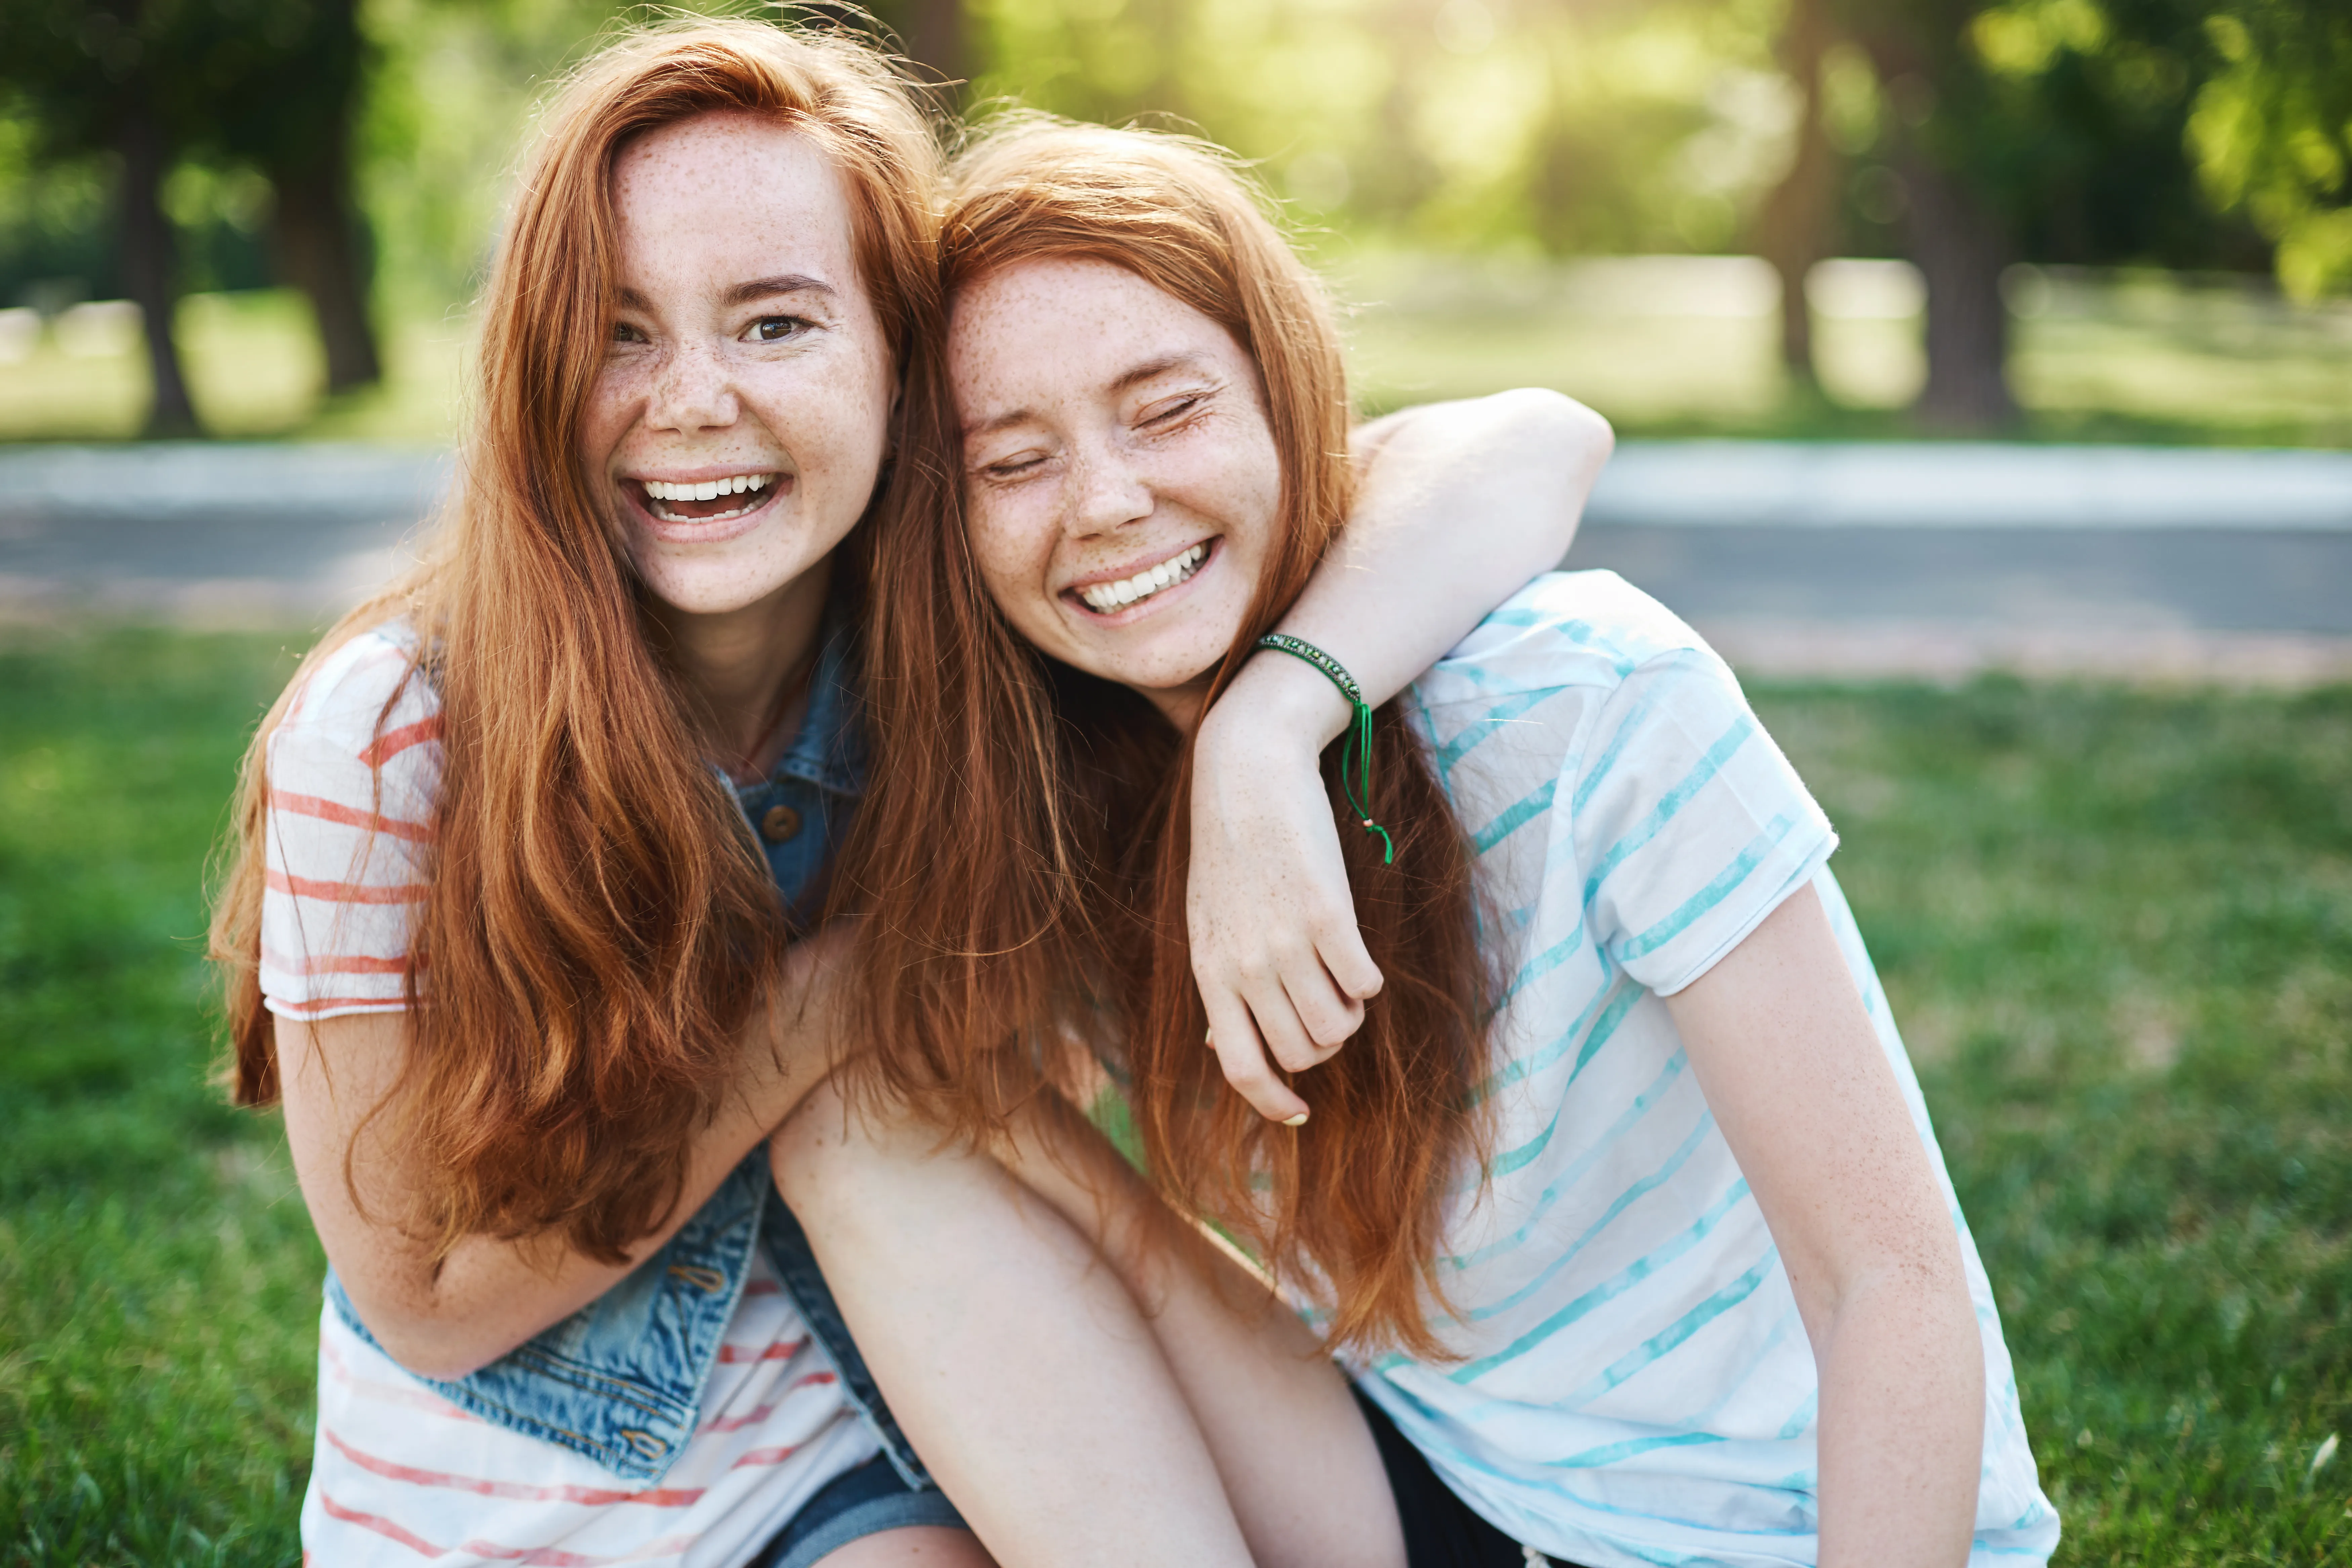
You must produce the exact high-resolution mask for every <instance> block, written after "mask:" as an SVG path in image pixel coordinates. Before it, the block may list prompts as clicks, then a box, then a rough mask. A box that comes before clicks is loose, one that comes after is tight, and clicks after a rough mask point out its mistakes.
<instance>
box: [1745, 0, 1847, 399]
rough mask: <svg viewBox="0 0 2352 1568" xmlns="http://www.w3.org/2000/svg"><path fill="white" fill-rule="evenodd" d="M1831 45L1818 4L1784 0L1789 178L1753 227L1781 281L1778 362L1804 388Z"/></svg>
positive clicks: (1828, 170)
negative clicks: (1798, 100)
mask: <svg viewBox="0 0 2352 1568" xmlns="http://www.w3.org/2000/svg"><path fill="white" fill-rule="evenodd" d="M1829 45H1830V23H1829V17H1828V16H1827V15H1825V13H1824V8H1823V5H1822V0H1790V5H1789V17H1788V22H1787V26H1786V27H1785V28H1784V30H1783V31H1782V33H1781V37H1780V51H1779V52H1780V63H1781V67H1782V68H1783V69H1785V70H1786V71H1787V72H1788V73H1789V76H1790V79H1791V80H1793V81H1794V82H1796V84H1797V85H1798V87H1799V89H1801V90H1802V92H1803V93H1804V109H1803V111H1802V118H1801V119H1800V120H1799V121H1798V122H1797V146H1796V153H1795V155H1794V157H1792V158H1791V159H1790V163H1789V172H1788V174H1785V175H1783V176H1782V177H1781V180H1780V184H1778V185H1776V186H1774V187H1773V188H1772V194H1771V195H1769V196H1767V197H1766V198H1765V199H1764V209H1763V211H1762V213H1761V214H1760V215H1759V219H1758V223H1757V248H1758V249H1759V250H1760V251H1762V252H1763V255H1764V259H1765V260H1767V261H1769V262H1770V263H1771V264H1772V270H1773V271H1774V272H1776V273H1778V274H1779V275H1780V363H1782V364H1783V365H1785V366H1787V367H1788V370H1789V374H1790V375H1791V376H1794V377H1795V378H1797V379H1798V380H1799V381H1800V382H1801V383H1803V384H1806V385H1811V384H1813V383H1814V381H1815V377H1814V374H1813V316H1812V307H1811V304H1810V303H1809V302H1808V301H1807V300H1806V297H1805V278H1806V276H1807V274H1809V273H1811V271H1812V269H1813V263H1815V262H1817V261H1819V260H1821V259H1822V253H1823V251H1825V250H1826V249H1827V248H1828V241H1829V232H1828V231H1829V220H1830V214H1831V209H1832V201H1833V198H1834V195H1835V192H1834V189H1833V185H1834V183H1835V181H1836V177H1837V154H1836V152H1835V150H1834V149H1832V147H1831V146H1830V138H1829V132H1828V130H1827V129H1826V128H1825V127H1824V126H1823V125H1822V56H1823V55H1825V54H1826V53H1828V51H1829Z"/></svg>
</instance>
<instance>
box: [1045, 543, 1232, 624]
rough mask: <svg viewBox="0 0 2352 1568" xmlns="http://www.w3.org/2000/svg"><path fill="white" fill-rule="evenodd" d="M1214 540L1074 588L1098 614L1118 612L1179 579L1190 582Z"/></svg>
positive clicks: (1206, 556) (1160, 592) (1159, 591)
mask: <svg viewBox="0 0 2352 1568" xmlns="http://www.w3.org/2000/svg"><path fill="white" fill-rule="evenodd" d="M1211 543H1212V541H1209V540H1206V539H1204V540H1202V542H1200V543H1198V544H1195V545H1194V546H1192V549H1190V550H1187V551H1185V552H1182V553H1181V554H1177V555H1171V556H1170V557H1169V558H1168V559H1167V560H1165V561H1162V562H1161V563H1160V564H1159V565H1157V566H1147V567H1145V568H1144V569H1143V570H1142V571H1140V572H1138V573H1137V574H1135V575H1134V576H1132V577H1122V578H1120V579H1119V580H1118V582H1116V583H1089V584H1087V585H1086V586H1085V587H1083V588H1075V589H1072V590H1071V592H1073V593H1075V594H1076V595H1077V596H1078V597H1079V598H1080V599H1081V600H1083V601H1084V602H1085V604H1086V606H1087V608H1088V609H1090V610H1092V611H1094V612H1095V613H1096V614H1097V615H1098V616H1109V615H1116V614H1118V612H1119V611H1121V610H1124V609H1126V608H1128V607H1129V605H1139V604H1141V603H1143V601H1144V600H1146V599H1149V598H1152V597H1155V596H1156V595H1160V594H1164V593H1166V592H1167V591H1168V590H1169V589H1171V588H1173V587H1175V586H1176V585H1177V584H1180V583H1189V582H1191V581H1192V577H1193V574H1196V573H1198V572H1199V571H1200V570H1201V565H1202V563H1203V562H1205V561H1207V560H1208V558H1209V545H1210V544H1211Z"/></svg>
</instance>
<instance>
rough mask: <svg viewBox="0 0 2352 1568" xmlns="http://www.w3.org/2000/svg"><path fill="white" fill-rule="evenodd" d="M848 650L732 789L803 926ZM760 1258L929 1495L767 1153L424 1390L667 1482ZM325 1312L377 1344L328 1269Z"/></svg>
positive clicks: (835, 783)
mask: <svg viewBox="0 0 2352 1568" xmlns="http://www.w3.org/2000/svg"><path fill="white" fill-rule="evenodd" d="M850 648H851V634H850V632H849V629H848V628H847V627H846V626H845V625H844V624H843V623H842V622H841V621H840V620H839V619H838V618H835V620H834V621H833V622H832V623H831V624H830V625H829V626H828V627H827V632H826V637H825V641H824V647H823V649H822V651H821V652H820V653H819V655H818V658H817V666H816V669H815V672H814V675H813V677H812V678H811V681H810V687H809V700H808V714H807V717H806V718H805V719H804V720H803V722H802V725H801V730H800V733H799V734H798V735H797V736H796V737H794V739H793V743H792V744H791V746H790V747H788V748H787V749H786V750H785V752H784V755H783V758H782V761H780V762H779V763H777V764H776V767H775V770H774V772H773V773H771V774H770V775H769V777H768V778H767V780H766V781H765V782H763V783H761V784H756V785H750V786H745V785H738V784H734V783H732V782H731V781H730V783H729V784H728V788H729V789H730V791H731V792H733V794H734V795H735V799H736V803H737V805H740V806H741V807H742V809H743V816H744V819H745V821H746V822H747V823H748V824H749V825H750V826H751V831H752V832H753V833H754V834H755V835H757V836H758V837H759V840H760V847H761V853H762V854H763V855H764V856H765V857H766V859H767V862H768V868H769V869H770V870H771V871H772V873H773V874H774V876H775V879H776V889H777V891H778V893H779V894H780V895H781V896H782V899H783V900H784V904H785V907H786V909H787V910H789V911H791V912H792V913H793V915H794V916H795V917H796V918H799V919H805V918H807V917H809V916H811V915H813V914H814V912H815V906H816V904H817V903H818V902H819V901H820V900H821V899H822V896H823V877H824V871H825V869H826V868H827V867H828V866H829V865H830V864H831V862H832V858H833V854H834V852H835V849H837V848H838V847H839V846H840V842H841V839H842V837H843V836H844V835H845V833H846V832H847V830H848V826H849V819H850V816H851V815H852V814H853V813H854V812H855V811H856V805H857V797H858V795H860V793H862V791H863V788H864V784H865V763H866V759H865V753H864V749H863V747H862V745H861V744H860V742H859V735H858V725H859V711H858V703H857V696H856V689H855V686H854V680H855V672H854V670H853V668H852V666H851V658H850ZM759 1246H764V1247H766V1248H767V1249H768V1256H769V1258H770V1259H771V1261H772V1262H773V1263H774V1265H775V1268H776V1272H777V1273H778V1274H779V1275H781V1276H782V1279H783V1283H784V1289H786V1290H788V1291H790V1292H791V1294H792V1297H793V1301H794V1303H795V1304H796V1305H797V1306H798V1307H799V1308H800V1311H801V1316H802V1317H803V1318H804V1319H805V1320H807V1322H808V1326H809V1331H810V1332H811V1333H812V1334H814V1335H815V1336H816V1339H817V1341H818V1342H819V1343H820V1344H822V1345H824V1348H825V1351H826V1352H827V1353H828V1354H829V1355H830V1356H831V1357H832V1358H833V1362H834V1364H835V1367H836V1368H838V1369H839V1371H840V1373H841V1387H842V1390H843V1392H844V1393H845V1394H846V1395H847V1396H848V1398H849V1401H850V1404H851V1405H853V1406H855V1407H856V1410H857V1411H858V1413H859V1415H862V1416H863V1417H864V1418H865V1420H866V1423H867V1424H868V1425H869V1426H872V1427H873V1428H874V1431H875V1435H876V1436H877V1437H879V1438H880V1439H881V1443H882V1450H883V1452H884V1453H886V1454H887V1455H888V1456H889V1457H890V1462H891V1464H892V1465H893V1466H894V1467H896V1468H897V1469H898V1473H899V1474H900V1475H901V1476H902V1477H904V1478H905V1479H906V1481H907V1484H908V1486H910V1487H913V1488H915V1489H917V1490H921V1489H925V1488H928V1487H929V1486H930V1485H931V1480H930V1477H929V1474H927V1473H926V1472H925V1470H924V1469H923V1467H922V1464H921V1461H919V1459H917V1458H915V1454H914V1450H913V1449H912V1448H911V1447H908V1443H907V1440H906V1437H905V1436H904V1434H902V1433H901V1432H900V1431H899V1430H898V1424H897V1423H896V1422H895V1421H893V1420H892V1419H891V1417H890V1409H889V1406H888V1405H885V1404H884V1403H883V1401H882V1395H881V1394H880V1392H879V1391H878V1390H877V1388H876V1387H875V1385H874V1379H873V1377H872V1375H871V1374H870V1373H867V1371H866V1363H865V1361H864V1359H863V1358H862V1357H860V1356H859V1355H858V1353H857V1347H856V1344H855V1343H853V1342H851V1340H850V1337H849V1330H848V1327H847V1325H846V1324H845V1323H844V1322H843V1321H842V1317H841V1310H840V1309H839V1307H837V1306H836V1305H835V1302H834V1299H833V1292H832V1291H831V1290H829V1289H826V1288H825V1283H824V1276H823V1275H822V1274H821V1273H819V1272H818V1270H817V1265H816V1255H815V1254H814V1252H813V1251H812V1250H811V1249H810V1247H809V1242H808V1237H807V1236H806V1235H805V1234H804V1233H803V1231H802V1229H801V1226H800V1222H799V1221H798V1220H796V1219H794V1218H793V1215H792V1211H791V1210H790V1209H788V1208H786V1207H785V1206H784V1204H783V1200H782V1199H781V1198H779V1197H778V1196H777V1195H776V1193H775V1190H774V1186H773V1184H772V1182H771V1180H770V1178H769V1175H768V1156H767V1151H766V1150H765V1149H757V1150H754V1151H752V1152H751V1154H750V1155H749V1156H748V1157H746V1158H745V1160H744V1161H743V1163H741V1164H740V1165H739V1166H737V1167H736V1168H735V1171H734V1173H732V1174H731V1175H730V1176H729V1177H728V1178H727V1179H726V1180H725V1181H724V1182H722V1183H720V1184H719V1190H718V1191H717V1192H715V1193H713V1194H711V1195H710V1199H709V1202H707V1203H705V1204H704V1205H702V1207H701V1208H700V1209H699V1210H698V1211H696V1213H695V1215H694V1217H693V1218H691V1219H689V1220H688V1221H687V1222H686V1224H685V1225H684V1226H682V1227H680V1228H679V1230H678V1232H677V1235H675V1236H673V1237H670V1239H669V1241H668V1242H667V1244H666V1245H665V1246H664V1247H662V1248H661V1249H660V1250H659V1251H657V1252H656V1253H655V1254H654V1255H653V1256H652V1257H650V1258H646V1260H645V1261H644V1262H643V1263H640V1264H639V1265H637V1267H636V1268H635V1269H633V1270H631V1271H630V1273H629V1275H628V1277H627V1278H625V1279H623V1280H622V1281H621V1282H620V1283H619V1284H617V1285H615V1286H614V1287H613V1288H612V1289H610V1290H607V1291H605V1292H604V1295H602V1296H600V1297H598V1298H597V1299H596V1300H594V1301H592V1302H591V1303H589V1304H588V1305H587V1306H585V1307H583V1308H582V1309H581V1310H579V1311H577V1312H574V1313H573V1314H572V1316H570V1317H568V1318H566V1319H564V1320H563V1321H562V1322H560V1323H558V1324H556V1325H555V1326H554V1327H553V1328H551V1329H549V1330H547V1331H544V1332H543V1333H541V1334H539V1335H538V1336H537V1337H536V1338H533V1339H531V1340H530V1341H529V1342H526V1343H524V1344H522V1345H520V1346H518V1347H517V1348H515V1349H514V1350H511V1351H509V1352H507V1353H506V1354H505V1355H503V1356H500V1357H499V1359H498V1360H497V1361H494V1362H492V1363H490V1364H489V1365H488V1366H486V1367H483V1368H482V1369H481V1370H480V1371H478V1372H476V1373H471V1374H469V1375H467V1376H466V1377H462V1378H458V1379H457V1380H455V1381H453V1382H446V1383H445V1382H436V1381H435V1380H433V1379H430V1378H420V1379H418V1381H419V1382H421V1383H424V1384H425V1385H426V1386H427V1387H430V1388H431V1389H433V1390H434V1391H435V1392H436V1393H437V1394H440V1395H441V1396H442V1397H444V1398H445V1399H447V1400H448V1401H449V1402H450V1403H451V1404H453V1405H457V1407H458V1408H460V1409H462V1410H466V1411H467V1412H470V1413H471V1414H473V1415H478V1416H480V1417H481V1418H482V1419H484V1420H486V1421H489V1422H493V1423H495V1424H497V1425H499V1426H505V1427H508V1428H509V1429H510V1430H513V1431H517V1432H524V1433H528V1434H530V1436H534V1437H541V1438H544V1439H546V1440H547V1441H548V1442H551V1443H556V1444H560V1445H562V1447H566V1448H570V1449H572V1451H574V1452H575V1453H579V1454H583V1455H585V1456H587V1457H588V1458H591V1459H593V1460H594V1461H595V1462H596V1463H597V1464H600V1465H602V1466H604V1468H606V1469H608V1470H611V1471H612V1472H613V1473H614V1474H615V1475H617V1476H621V1477H624V1478H626V1479H630V1480H633V1481H643V1482H654V1481H658V1480H659V1479H661V1478H662V1477H663V1475H665V1474H666V1473H667V1471H668V1469H669V1468H670V1466H671V1465H672V1464H673V1463H675V1462H676V1461H677V1457H678V1456H679V1455H680V1454H682V1453H684V1452H685V1451H686V1446H687V1443H688V1439H689V1438H691V1437H692V1436H693V1435H694V1429H695V1426H696V1424H697V1421H698V1418H699V1416H700V1414H701V1408H702V1391H703V1387H704V1385H705V1384H707V1383H708V1382H709V1377H710V1371H711V1368H712V1366H713V1365H715V1364H716V1363H717V1361H718V1358H719V1341H720V1339H721V1338H722V1337H723V1336H724V1335H725V1333H726V1331H727V1323H728V1321H729V1320H730V1318H732V1317H733V1316H734V1313H735V1304H736V1302H737V1301H738V1300H740V1299H741V1297H742V1294H743V1285H744V1281H745V1279H747V1278H748V1277H749V1275H750V1271H751V1249H752V1248H753V1247H759ZM327 1300H328V1302H329V1304H330V1305H331V1307H332V1309H333V1310H334V1311H335V1313H336V1314H337V1315H338V1316H339V1317H341V1319H342V1321H344V1323H345V1324H347V1325H348V1326H349V1327H350V1328H351V1330H352V1332H354V1333H356V1334H358V1335H359V1336H360V1338H361V1339H362V1340H364V1341H366V1342H368V1343H369V1344H372V1345H373V1344H375V1343H376V1341H375V1337H374V1336H373V1335H372V1334H370V1333H369V1332H368V1331H367V1326H366V1325H365V1324H364V1323H362V1322H361V1321H360V1319H359V1314H358V1312H357V1311H356V1310H353V1308H352V1300H351V1298H350V1296H349V1295H347V1294H346V1293H345V1292H344V1290H343V1286H342V1281H341V1280H340V1279H336V1278H335V1275H334V1271H333V1270H332V1269H330V1270H329V1271H328V1274H327ZM379 1348H381V1347H379Z"/></svg>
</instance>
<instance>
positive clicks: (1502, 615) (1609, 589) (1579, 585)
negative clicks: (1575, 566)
mask: <svg viewBox="0 0 2352 1568" xmlns="http://www.w3.org/2000/svg"><path fill="white" fill-rule="evenodd" d="M1661 661H1664V662H1668V663H1684V662H1690V663H1696V664H1697V665H1699V666H1701V667H1706V668H1710V669H1713V670H1721V671H1722V673H1723V676H1724V679H1729V678H1730V672H1729V671H1728V670H1727V669H1725V668H1724V667H1723V661H1722V660H1721V659H1720V658H1717V657H1716V654H1715V650H1714V649H1712V648H1710V647H1707V645H1706V639H1705V638H1703V637H1700V636H1699V635H1698V633H1696V631H1693V630H1692V629H1691V627H1690V626H1689V625H1688V623H1686V622H1685V621H1684V620H1683V619H1682V617H1680V616H1676V615H1675V613H1674V612H1673V611H1672V610H1669V609H1667V608H1666V607H1665V606H1664V605H1662V604H1660V603H1658V601H1657V600H1655V599H1653V598H1652V597H1650V595H1647V594H1644V593H1643V592H1642V591H1641V590H1640V589H1639V588H1636V587H1634V586H1633V584H1631V583H1628V582H1626V581H1625V579H1623V578H1622V577H1620V576H1619V575H1617V574H1616V573H1614V572H1547V573H1545V574H1543V575H1542V576H1540V577H1538V578H1537V579H1536V580H1535V581H1534V582H1532V583H1530V584H1528V585H1527V586H1526V587H1524V588H1522V589H1520V590H1519V591H1518V592H1517V594H1514V595H1511V597H1510V598H1508V599H1507V600H1506V601H1504V603H1503V604H1502V605H1500V606H1498V607H1497V608H1496V610H1495V612H1494V613H1493V614H1492V615H1489V616H1487V617H1486V619H1485V620H1483V621H1481V622H1479V623H1478V625H1477V626H1476V627H1475V628H1474V629H1473V630H1472V631H1471V633H1470V635H1469V636H1468V637H1464V638H1463V639H1462V640H1461V641H1460V642H1459V643H1457V644H1455V645H1454V647H1453V648H1452V649H1450V650H1449V651H1448V652H1447V653H1446V655H1445V657H1444V658H1442V659H1440V660H1438V661H1437V663H1436V664H1434V665H1433V666H1432V667H1431V668H1429V669H1428V670H1427V671H1425V672H1424V673H1423V676H1422V678H1421V679H1419V680H1418V681H1416V682H1415V683H1414V688H1415V689H1416V691H1417V692H1418V693H1419V694H1420V695H1421V698H1422V700H1423V702H1425V703H1427V704H1429V705H1431V706H1435V705H1438V704H1440V703H1446V702H1456V701H1463V700H1479V699H1488V700H1491V699H1492V698H1495V697H1497V696H1506V695H1509V694H1512V693H1515V692H1533V691H1559V690H1565V689H1577V690H1586V691H1591V692H1594V693H1598V694H1601V695H1606V694H1608V693H1611V692H1613V691H1614V690H1615V689H1617V688H1618V687H1620V686H1622V685H1623V684H1624V683H1625V682H1626V681H1627V680H1629V679H1633V677H1634V676H1635V675H1636V674H1637V673H1638V672H1640V671H1641V670H1643V668H1645V667H1649V666H1652V665H1655V664H1658V663H1660V662H1661Z"/></svg>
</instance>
